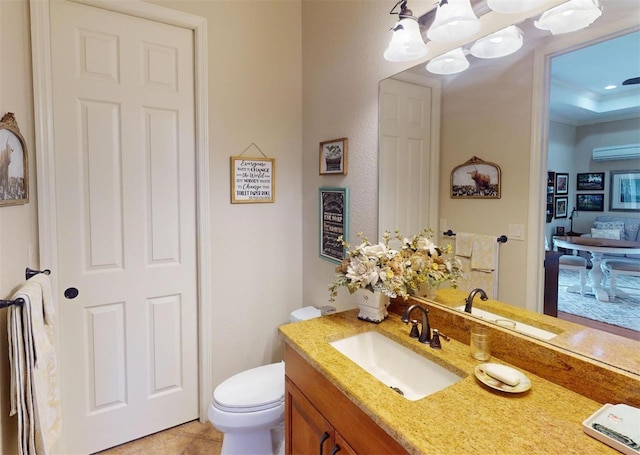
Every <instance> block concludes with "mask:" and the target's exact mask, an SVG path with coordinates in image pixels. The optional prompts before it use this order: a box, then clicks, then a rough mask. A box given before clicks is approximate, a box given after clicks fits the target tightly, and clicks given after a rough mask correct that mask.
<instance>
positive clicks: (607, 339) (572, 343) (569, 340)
mask: <svg viewBox="0 0 640 455" xmlns="http://www.w3.org/2000/svg"><path fill="white" fill-rule="evenodd" d="M467 295H468V293H466V292H463V291H461V290H458V289H452V288H444V289H440V290H438V293H437V296H436V298H435V302H436V303H439V304H441V305H443V306H446V307H449V308H456V307H459V306H461V305H464V299H465V298H466V297H467ZM473 306H474V307H475V308H479V309H484V310H487V311H491V312H493V313H494V314H499V315H502V316H505V317H506V318H507V319H512V320H515V321H519V322H524V323H526V324H530V325H533V326H536V327H539V328H541V329H544V330H548V331H550V332H553V333H557V334H558V335H557V336H556V337H554V338H553V339H551V340H550V341H549V344H551V345H553V346H557V347H559V348H564V349H567V350H568V351H571V352H575V353H578V354H581V355H584V356H588V357H590V358H593V359H595V360H599V361H601V362H604V363H606V364H608V365H614V366H615V367H617V368H620V369H622V370H625V371H628V372H630V373H633V374H636V375H639V376H640V356H639V355H638V349H639V346H640V342H639V341H638V340H632V339H630V338H626V337H622V336H619V335H614V334H612V333H608V332H604V331H602V330H596V329H592V328H590V327H585V326H583V325H580V324H575V323H573V322H569V321H564V320H562V319H558V318H554V317H552V316H547V315H545V314H539V313H534V312H531V311H528V310H526V309H524V308H520V307H517V306H515V305H509V304H506V303H504V302H500V301H498V300H491V299H489V300H487V301H482V300H480V298H476V299H475V300H474V302H473ZM610 346H615V349H610Z"/></svg>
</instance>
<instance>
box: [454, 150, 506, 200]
mask: <svg viewBox="0 0 640 455" xmlns="http://www.w3.org/2000/svg"><path fill="white" fill-rule="evenodd" d="M501 178H502V172H501V170H500V166H498V165H497V164H495V163H490V162H488V161H483V160H482V159H480V158H478V157H477V156H474V157H472V158H471V159H470V160H468V161H467V162H466V163H464V164H460V165H458V166H456V167H454V168H453V171H451V198H452V199H458V198H464V199H466V198H476V199H479V198H482V199H500V180H501Z"/></svg>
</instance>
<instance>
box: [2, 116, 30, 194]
mask: <svg viewBox="0 0 640 455" xmlns="http://www.w3.org/2000/svg"><path fill="white" fill-rule="evenodd" d="M27 159H28V154H27V145H26V143H25V142H24V138H23V137H22V134H20V128H18V122H17V121H16V119H15V116H14V115H13V113H11V112H7V113H6V114H5V115H4V116H3V117H2V120H0V206H4V205H18V204H26V203H28V202H29V166H28V160H27Z"/></svg>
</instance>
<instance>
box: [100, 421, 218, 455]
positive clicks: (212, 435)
mask: <svg viewBox="0 0 640 455" xmlns="http://www.w3.org/2000/svg"><path fill="white" fill-rule="evenodd" d="M221 448H222V433H220V432H219V431H217V430H216V429H215V428H213V426H211V424H210V423H209V422H206V423H200V422H199V421H197V420H194V421H193V422H188V423H185V424H183V425H179V426H177V427H173V428H169V429H168V430H165V431H161V432H159V433H156V434H152V435H149V436H146V437H144V438H140V439H136V440H135V441H131V442H129V443H127V444H122V445H119V446H117V447H114V448H112V449H108V450H104V451H102V452H98V454H100V455H149V454H154V455H219V454H220V449H221Z"/></svg>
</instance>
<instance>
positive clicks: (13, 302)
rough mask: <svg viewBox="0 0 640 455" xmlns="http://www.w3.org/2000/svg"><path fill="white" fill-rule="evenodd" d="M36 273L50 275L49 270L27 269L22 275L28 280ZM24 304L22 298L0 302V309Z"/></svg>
mask: <svg viewBox="0 0 640 455" xmlns="http://www.w3.org/2000/svg"><path fill="white" fill-rule="evenodd" d="M38 273H44V274H45V275H49V274H51V270H49V269H45V270H33V269H31V268H29V267H27V269H26V270H25V272H24V275H25V277H26V279H27V280H28V279H29V278H31V277H33V276H35V275H37V274H38ZM24 303H25V301H24V299H22V298H17V299H15V300H0V308H6V307H8V306H11V305H18V306H22V305H24Z"/></svg>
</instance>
